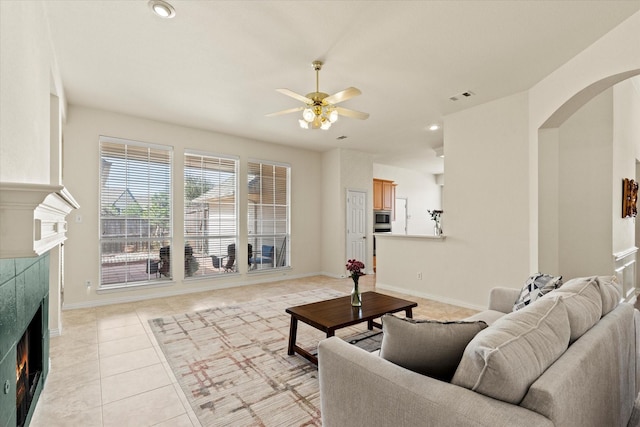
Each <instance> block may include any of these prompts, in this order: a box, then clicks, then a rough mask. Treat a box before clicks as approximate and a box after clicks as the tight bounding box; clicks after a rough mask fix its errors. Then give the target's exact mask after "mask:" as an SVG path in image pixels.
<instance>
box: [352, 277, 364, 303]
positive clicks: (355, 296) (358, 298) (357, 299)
mask: <svg viewBox="0 0 640 427" xmlns="http://www.w3.org/2000/svg"><path fill="white" fill-rule="evenodd" d="M351 278H352V279H353V289H352V290H351V305H352V306H354V307H360V306H362V295H361V294H360V289H359V288H358V280H359V279H360V276H352V277H351Z"/></svg>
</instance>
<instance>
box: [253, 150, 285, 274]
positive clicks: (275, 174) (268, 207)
mask: <svg viewBox="0 0 640 427" xmlns="http://www.w3.org/2000/svg"><path fill="white" fill-rule="evenodd" d="M290 173H291V168H290V167H289V166H288V165H278V164H273V163H265V162H257V161H250V162H249V163H248V176H247V185H248V192H247V199H248V200H247V229H248V232H249V236H248V240H249V244H251V245H252V247H253V256H252V258H251V259H250V263H251V270H265V269H273V268H282V267H289V266H290V260H289V243H290V195H289V193H290Z"/></svg>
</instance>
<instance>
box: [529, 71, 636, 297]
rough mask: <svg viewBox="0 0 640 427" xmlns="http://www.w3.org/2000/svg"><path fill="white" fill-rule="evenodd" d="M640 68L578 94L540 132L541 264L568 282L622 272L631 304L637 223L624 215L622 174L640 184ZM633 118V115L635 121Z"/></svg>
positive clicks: (619, 275)
mask: <svg viewBox="0 0 640 427" xmlns="http://www.w3.org/2000/svg"><path fill="white" fill-rule="evenodd" d="M638 75H640V69H635V70H631V71H627V72H624V73H619V74H616V75H612V76H610V77H607V78H603V79H601V80H599V81H597V82H595V83H593V84H591V85H589V86H587V87H585V88H584V89H582V90H580V91H579V92H577V93H576V94H575V95H574V96H572V97H571V98H570V99H569V100H567V101H566V102H565V103H563V104H562V105H561V106H560V107H559V108H557V109H556V111H555V112H553V114H551V115H550V116H549V117H548V118H547V119H546V121H545V122H544V123H543V124H542V125H541V126H540V127H539V129H538V156H537V157H538V173H537V175H538V266H539V269H540V271H545V272H552V273H554V274H562V275H563V276H565V279H570V278H572V277H576V276H587V275H596V274H598V275H599V274H616V275H618V279H619V281H620V282H621V283H622V284H623V286H624V292H625V297H626V298H627V299H632V298H633V297H634V296H635V288H636V278H635V276H636V271H635V270H636V268H635V265H636V262H635V261H636V252H637V245H636V239H635V234H636V232H635V224H634V222H633V220H631V219H628V218H627V219H624V218H621V215H620V212H619V209H618V208H620V205H621V191H620V190H621V187H620V185H621V182H622V178H623V177H627V178H633V179H638V177H637V176H636V161H640V124H638V120H637V117H638V116H637V114H640V110H639V109H640V77H635V76H638ZM634 117H635V118H634Z"/></svg>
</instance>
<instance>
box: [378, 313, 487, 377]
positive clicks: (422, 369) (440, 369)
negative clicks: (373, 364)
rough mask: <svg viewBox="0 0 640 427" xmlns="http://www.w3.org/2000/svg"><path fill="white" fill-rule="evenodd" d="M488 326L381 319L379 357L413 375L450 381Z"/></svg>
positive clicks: (386, 317) (463, 322)
mask: <svg viewBox="0 0 640 427" xmlns="http://www.w3.org/2000/svg"><path fill="white" fill-rule="evenodd" d="M486 327H487V324H486V323H485V322H482V321H478V322H465V321H459V322H456V321H454V322H439V321H435V320H413V319H401V318H398V317H395V316H393V315H391V314H385V315H384V316H382V332H383V334H382V348H381V349H380V357H382V358H383V359H386V360H388V361H390V362H392V363H395V364H396V365H399V366H402V367H403V368H405V369H409V370H411V371H414V372H418V373H420V374H423V375H427V376H430V377H432V378H437V379H439V380H442V381H447V382H448V381H450V380H451V377H452V376H453V373H454V372H455V370H456V368H457V367H458V363H460V359H461V358H462V353H463V352H464V349H465V347H466V346H467V344H468V343H469V341H471V339H472V338H473V337H474V336H475V335H476V334H477V333H478V332H480V331H481V330H483V329H484V328H486Z"/></svg>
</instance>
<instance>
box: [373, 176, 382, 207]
mask: <svg viewBox="0 0 640 427" xmlns="http://www.w3.org/2000/svg"><path fill="white" fill-rule="evenodd" d="M383 203H384V196H383V194H382V181H380V180H379V179H374V180H373V209H374V210H377V211H379V210H382V206H383Z"/></svg>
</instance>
